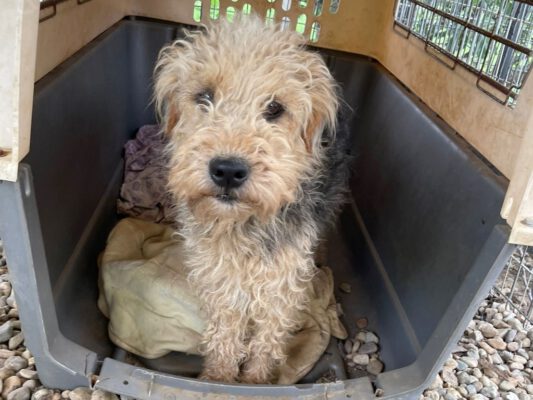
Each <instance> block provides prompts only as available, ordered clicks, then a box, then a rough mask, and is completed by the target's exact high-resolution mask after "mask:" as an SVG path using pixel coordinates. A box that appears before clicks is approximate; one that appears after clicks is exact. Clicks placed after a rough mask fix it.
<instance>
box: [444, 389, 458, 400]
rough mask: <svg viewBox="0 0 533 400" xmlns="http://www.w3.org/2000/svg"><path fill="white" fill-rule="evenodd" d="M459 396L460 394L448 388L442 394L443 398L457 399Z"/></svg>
mask: <svg viewBox="0 0 533 400" xmlns="http://www.w3.org/2000/svg"><path fill="white" fill-rule="evenodd" d="M460 397H461V395H460V394H459V393H457V391H456V390H455V389H448V391H447V392H446V394H445V395H444V400H457V399H458V398H460Z"/></svg>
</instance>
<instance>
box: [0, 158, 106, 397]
mask: <svg viewBox="0 0 533 400" xmlns="http://www.w3.org/2000/svg"><path fill="white" fill-rule="evenodd" d="M0 237H2V240H3V241H4V243H5V251H6V258H7V260H8V263H9V274H10V275H11V276H12V285H13V289H14V291H15V300H16V303H17V307H18V309H19V310H20V319H21V323H22V327H23V329H24V337H25V343H26V346H27V347H28V349H29V350H30V351H31V352H32V354H33V356H34V357H35V362H36V365H37V368H38V371H39V379H40V380H41V381H42V382H43V383H44V384H45V385H47V386H50V387H70V388H74V387H78V386H89V384H90V377H91V375H92V374H93V373H94V371H95V370H96V367H97V356H96V354H95V353H93V352H91V351H90V350H87V349H85V348H83V347H82V346H79V345H77V344H75V343H73V342H71V341H70V340H68V339H66V338H65V337H64V336H63V335H62V333H61V332H60V330H59V325H58V320H57V315H56V311H55V305H54V298H53V295H52V288H51V284H50V279H49V277H48V265H47V261H46V255H45V250H44V245H43V238H42V233H41V226H40V222H39V215H38V211H37V203H36V199H35V192H34V190H33V178H32V173H31V168H30V167H29V166H28V165H26V164H21V165H20V168H19V174H18V179H17V181H16V182H7V181H0Z"/></svg>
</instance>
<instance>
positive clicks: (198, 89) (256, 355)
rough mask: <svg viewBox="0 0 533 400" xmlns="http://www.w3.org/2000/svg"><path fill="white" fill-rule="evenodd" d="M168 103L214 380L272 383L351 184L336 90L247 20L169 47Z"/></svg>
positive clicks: (292, 49)
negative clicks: (323, 239)
mask: <svg viewBox="0 0 533 400" xmlns="http://www.w3.org/2000/svg"><path fill="white" fill-rule="evenodd" d="M155 99H156V105H157V108H158V111H159V114H160V117H161V119H162V123H163V125H164V126H165V129H166V132H167V133H168V135H169V136H170V141H171V146H170V148H169V152H170V159H171V164H170V178H169V188H170V190H171V192H172V193H173V195H174V196H175V200H176V205H177V210H178V219H179V224H180V226H181V230H180V234H181V235H182V236H183V237H184V241H185V247H186V254H187V255H186V260H185V261H186V264H187V266H188V267H189V268H190V282H191V284H192V285H193V287H194V288H195V290H196V291H197V293H198V295H199V297H200V298H201V299H202V300H203V301H204V303H205V310H206V313H207V315H208V326H207V329H206V331H205V334H204V342H203V348H202V351H203V354H204V355H205V364H204V371H203V373H202V375H201V378H204V379H209V380H217V381H224V382H245V383H266V382H270V381H271V380H272V379H273V378H274V376H273V371H275V366H276V365H277V364H278V363H282V362H283V361H284V360H285V358H286V354H285V348H284V347H285V343H286V341H287V338H288V337H289V335H290V334H291V332H294V331H295V330H296V329H298V324H299V318H298V315H301V312H302V310H305V307H306V304H307V296H308V295H307V289H308V286H309V283H310V281H311V279H312V277H313V275H314V273H315V271H316V266H315V263H314V261H313V254H314V251H315V249H316V246H317V244H318V240H319V237H320V235H321V233H322V231H323V228H324V227H325V225H326V224H327V222H328V221H331V220H332V219H333V217H334V213H335V211H336V210H337V209H338V205H339V203H340V201H341V198H342V192H343V190H342V188H343V187H344V183H345V181H346V176H347V174H346V172H345V171H346V168H344V164H346V163H345V157H344V156H345V151H344V148H345V147H346V144H345V143H346V140H340V139H339V134H338V133H337V136H335V135H334V134H333V132H335V128H336V119H337V111H338V104H339V100H338V95H337V88H336V84H335V81H334V80H333V78H332V76H331V74H330V72H329V70H328V68H327V67H326V65H325V63H324V62H323V60H322V58H321V57H320V56H319V55H318V54H316V53H313V52H310V51H308V50H307V49H306V48H305V46H304V39H303V37H302V36H300V35H299V34H297V33H295V32H291V31H283V30H279V29H278V27H275V26H265V24H264V23H263V22H262V21H261V20H260V19H259V18H258V17H255V16H249V17H245V16H243V17H237V18H235V20H234V22H233V23H229V22H227V21H220V22H217V23H215V24H213V25H212V26H210V27H208V28H206V29H204V30H202V31H195V32H188V33H187V34H186V37H185V39H183V40H178V41H176V42H175V43H173V44H172V45H170V46H167V47H165V48H164V49H163V50H162V51H161V53H160V55H159V60H158V63H157V66H156V83H155Z"/></svg>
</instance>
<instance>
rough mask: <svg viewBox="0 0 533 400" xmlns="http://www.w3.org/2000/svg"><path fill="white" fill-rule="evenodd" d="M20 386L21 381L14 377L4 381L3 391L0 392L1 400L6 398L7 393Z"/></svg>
mask: <svg viewBox="0 0 533 400" xmlns="http://www.w3.org/2000/svg"><path fill="white" fill-rule="evenodd" d="M21 386H22V381H21V380H20V378H19V377H18V376H16V375H13V376H10V377H9V378H7V379H6V380H5V381H4V389H3V390H2V398H4V399H5V398H6V397H7V395H8V394H9V393H11V392H12V391H14V390H16V389H18V388H19V387H21Z"/></svg>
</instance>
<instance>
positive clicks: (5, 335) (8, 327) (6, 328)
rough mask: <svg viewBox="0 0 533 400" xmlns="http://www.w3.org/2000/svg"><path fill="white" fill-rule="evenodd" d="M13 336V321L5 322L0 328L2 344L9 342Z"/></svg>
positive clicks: (0, 341)
mask: <svg viewBox="0 0 533 400" xmlns="http://www.w3.org/2000/svg"><path fill="white" fill-rule="evenodd" d="M11 336H13V325H12V323H11V321H7V322H4V323H3V324H2V325H1V326H0V343H4V342H7V341H8V340H9V339H10V338H11Z"/></svg>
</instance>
